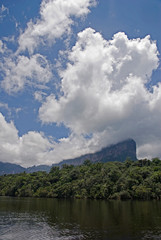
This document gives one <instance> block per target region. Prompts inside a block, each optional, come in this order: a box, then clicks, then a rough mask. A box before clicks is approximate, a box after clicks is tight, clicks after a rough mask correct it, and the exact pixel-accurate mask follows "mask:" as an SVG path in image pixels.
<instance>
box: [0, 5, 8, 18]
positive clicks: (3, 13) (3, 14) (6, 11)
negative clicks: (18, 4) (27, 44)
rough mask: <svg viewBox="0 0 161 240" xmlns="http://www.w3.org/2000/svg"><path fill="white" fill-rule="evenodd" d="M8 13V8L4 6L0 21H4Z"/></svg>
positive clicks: (0, 13)
mask: <svg viewBox="0 0 161 240" xmlns="http://www.w3.org/2000/svg"><path fill="white" fill-rule="evenodd" d="M8 13H9V10H8V8H7V7H5V6H4V5H3V4H2V6H1V7H0V20H1V19H3V18H4V17H5V16H6V15H7V14H8Z"/></svg>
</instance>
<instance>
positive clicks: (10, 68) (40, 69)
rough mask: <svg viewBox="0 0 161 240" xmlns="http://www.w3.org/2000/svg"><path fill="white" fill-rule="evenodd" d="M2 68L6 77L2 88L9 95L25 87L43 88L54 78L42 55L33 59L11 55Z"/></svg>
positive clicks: (4, 60) (4, 61)
mask: <svg viewBox="0 0 161 240" xmlns="http://www.w3.org/2000/svg"><path fill="white" fill-rule="evenodd" d="M0 68H1V70H2V71H3V75H4V78H3V81H2V82H1V86H2V87H3V88H4V89H5V91H6V92H7V93H9V94H11V93H16V92H18V91H20V90H23V88H24V86H25V85H33V86H37V87H41V86H42V85H45V84H46V83H47V82H49V81H50V79H51V77H52V73H51V69H50V66H49V63H48V61H47V59H46V58H45V57H44V56H42V55H40V54H35V55H32V56H31V57H26V56H23V55H19V56H16V57H15V56H14V55H12V54H10V55H9V56H7V57H4V58H3V62H1V64H0Z"/></svg>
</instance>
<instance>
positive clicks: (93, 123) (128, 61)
mask: <svg viewBox="0 0 161 240" xmlns="http://www.w3.org/2000/svg"><path fill="white" fill-rule="evenodd" d="M160 29H161V1H160V0H135V1H132V0H130V1H129V0H119V1H118V0H100V1H95V0H75V1H72V0H68V1H67V0H50V1H49V0H42V1H41V0H35V1H32V2H31V1H28V0H17V1H11V0H1V3H0V86H1V88H0V153H1V159H0V161H3V162H13V163H18V164H21V165H23V166H32V165H39V164H52V163H56V162H59V161H61V160H63V159H68V158H72V157H76V156H79V155H81V154H85V153H88V152H94V151H97V150H100V149H101V148H102V147H105V146H107V145H110V144H113V143H117V142H118V141H122V140H125V139H127V138H133V139H134V140H135V141H136V143H137V149H138V150H137V151H138V152H137V153H138V157H140V158H141V157H148V158H152V157H156V156H158V157H161V150H160V149H161V148H160V145H161V124H160V122H161V121H160V120H161V110H160V103H161V85H160V80H161V78H160V75H161V69H160V67H161V66H160V52H161V34H160Z"/></svg>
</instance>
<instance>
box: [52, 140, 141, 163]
mask: <svg viewBox="0 0 161 240" xmlns="http://www.w3.org/2000/svg"><path fill="white" fill-rule="evenodd" d="M127 158H130V159H131V160H137V157H136V142H135V141H134V140H133V139H128V140H125V141H123V142H119V143H117V144H113V145H111V146H108V147H106V148H103V149H102V150H101V151H98V152H95V153H91V154H85V155H82V156H80V157H77V158H74V159H68V160H63V161H61V162H60V163H58V164H54V165H57V166H61V165H63V164H68V165H81V164H83V162H84V161H85V160H87V159H88V160H90V161H91V162H109V161H119V162H123V161H125V160H126V159H127Z"/></svg>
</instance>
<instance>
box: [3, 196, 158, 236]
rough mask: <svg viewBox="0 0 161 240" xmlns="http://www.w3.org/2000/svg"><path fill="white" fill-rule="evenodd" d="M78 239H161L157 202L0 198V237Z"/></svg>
mask: <svg viewBox="0 0 161 240" xmlns="http://www.w3.org/2000/svg"><path fill="white" fill-rule="evenodd" d="M78 239H80V240H95V239H96V240H131V239H134V240H140V239H142V240H153V239H161V202H160V201H146V202H145V201H102V200H101V201H100V200H59V199H32V198H7V197H1V198H0V240H78Z"/></svg>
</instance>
